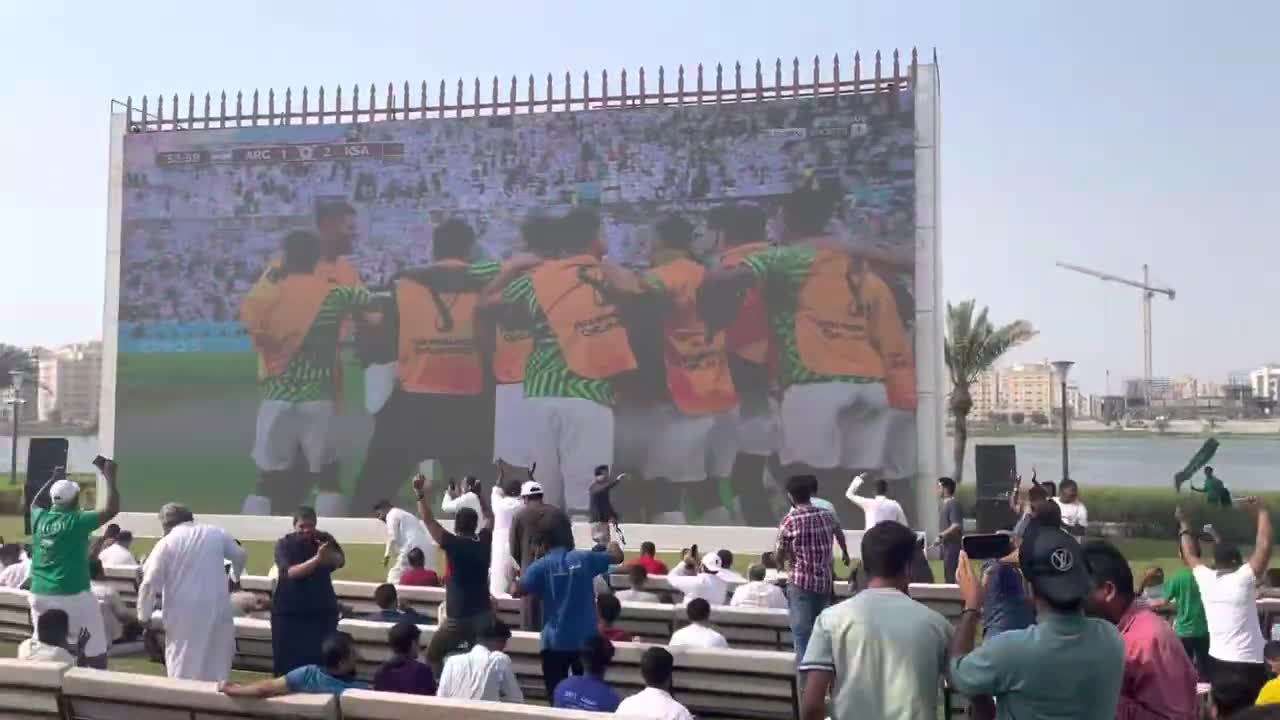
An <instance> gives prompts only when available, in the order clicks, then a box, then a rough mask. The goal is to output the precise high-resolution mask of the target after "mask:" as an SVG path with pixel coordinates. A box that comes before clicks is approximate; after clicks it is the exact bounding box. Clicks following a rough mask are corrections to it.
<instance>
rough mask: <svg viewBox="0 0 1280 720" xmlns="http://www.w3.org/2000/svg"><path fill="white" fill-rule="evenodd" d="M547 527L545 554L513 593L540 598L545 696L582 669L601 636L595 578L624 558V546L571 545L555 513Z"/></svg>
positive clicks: (570, 537) (570, 536) (570, 535)
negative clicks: (582, 657) (584, 654)
mask: <svg viewBox="0 0 1280 720" xmlns="http://www.w3.org/2000/svg"><path fill="white" fill-rule="evenodd" d="M544 521H545V522H547V523H549V524H550V526H549V527H542V528H539V529H538V531H537V532H538V533H539V534H540V535H541V536H542V537H543V538H545V543H546V545H545V549H544V550H543V551H542V552H541V553H540V555H541V556H542V557H541V558H539V559H538V560H537V561H536V562H534V563H533V564H532V565H530V566H529V568H528V569H527V570H525V571H524V573H523V574H522V575H521V576H520V578H519V580H517V582H516V585H517V587H514V588H512V589H513V592H512V595H515V596H516V597H521V596H524V595H536V596H537V597H538V598H539V599H540V600H541V601H542V612H543V618H542V619H543V624H542V678H543V682H544V683H545V684H546V690H547V697H553V696H554V694H555V689H556V686H557V685H559V684H560V681H561V680H563V679H565V678H566V677H568V676H569V670H570V669H571V668H572V670H573V671H574V674H579V675H580V674H581V673H582V666H581V665H580V664H579V662H580V655H581V652H582V648H583V647H585V646H586V643H587V641H588V640H590V639H591V638H593V637H595V636H597V635H599V634H600V632H599V628H598V627H597V624H596V620H595V618H596V609H595V602H596V596H595V590H594V587H593V585H594V580H595V578H596V577H598V576H600V575H603V574H605V573H607V572H609V566H610V565H611V564H617V563H619V562H622V548H620V547H618V544H617V543H616V542H615V543H610V544H609V549H608V551H607V552H591V551H584V550H574V549H573V533H572V531H571V530H570V528H569V526H568V525H567V524H566V523H563V522H560V521H559V520H558V519H557V518H556V517H555V516H554V515H552V516H548V517H545V518H544Z"/></svg>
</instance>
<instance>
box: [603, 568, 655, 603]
mask: <svg viewBox="0 0 1280 720" xmlns="http://www.w3.org/2000/svg"><path fill="white" fill-rule="evenodd" d="M627 575H629V576H630V577H631V587H630V588H629V589H627V590H619V591H618V592H616V593H614V594H615V595H616V596H617V598H618V601H619V602H646V603H660V602H662V598H661V597H659V596H658V594H657V593H653V592H649V591H648V590H645V589H644V586H645V583H647V582H648V581H649V571H648V570H646V569H645V567H644V566H643V565H632V566H631V567H629V568H627Z"/></svg>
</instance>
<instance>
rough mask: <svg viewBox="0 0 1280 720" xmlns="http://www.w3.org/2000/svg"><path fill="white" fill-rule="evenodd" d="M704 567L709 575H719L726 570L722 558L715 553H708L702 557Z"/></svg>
mask: <svg viewBox="0 0 1280 720" xmlns="http://www.w3.org/2000/svg"><path fill="white" fill-rule="evenodd" d="M702 567H703V568H705V569H706V571H707V572H709V573H718V572H720V571H721V570H723V569H724V566H723V565H722V564H721V563H720V556H719V555H717V554H715V553H707V554H706V555H703V556H702Z"/></svg>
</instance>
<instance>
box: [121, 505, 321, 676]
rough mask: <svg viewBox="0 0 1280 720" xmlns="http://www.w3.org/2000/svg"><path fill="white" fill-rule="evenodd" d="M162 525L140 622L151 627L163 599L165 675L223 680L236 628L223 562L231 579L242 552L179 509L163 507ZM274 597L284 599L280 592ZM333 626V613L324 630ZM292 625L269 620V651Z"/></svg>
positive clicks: (146, 573)
mask: <svg viewBox="0 0 1280 720" xmlns="http://www.w3.org/2000/svg"><path fill="white" fill-rule="evenodd" d="M160 527H161V529H162V530H163V532H164V537H162V538H160V541H159V542H157V543H156V546H155V547H154V548H153V549H152V550H151V554H150V555H149V556H147V564H146V566H144V567H143V569H142V583H141V584H140V585H139V586H138V622H139V623H141V624H142V626H143V627H149V626H150V624H151V614H152V611H153V610H155V607H156V597H157V596H160V597H162V598H163V599H164V628H165V635H164V655H165V672H166V673H168V675H169V677H171V678H183V679H186V680H205V681H214V682H216V681H219V680H226V679H227V677H228V676H229V674H230V672H231V661H232V660H234V659H235V653H236V628H235V620H234V619H233V612H232V609H231V596H230V591H229V587H228V584H227V571H226V569H225V566H224V563H225V562H226V561H227V560H230V561H231V575H232V577H240V573H241V572H243V571H244V563H245V560H246V558H247V556H246V554H245V551H244V549H243V548H241V547H240V546H239V545H238V544H237V543H236V541H235V540H234V539H232V537H231V536H230V535H228V534H227V533H226V531H224V530H223V529H222V528H217V527H213V526H212V525H200V524H197V523H196V522H195V519H194V518H193V517H192V515H191V511H190V510H188V509H187V508H186V507H184V506H182V505H177V504H174V503H170V504H167V505H165V506H164V507H163V508H161V509H160ZM276 597H277V598H278V602H284V601H287V599H288V598H287V593H286V594H285V597H283V598H282V593H281V591H280V590H279V589H277V591H276ZM337 624H338V620H337V617H336V614H335V617H334V618H333V626H331V627H329V628H328V632H333V627H336V626H337ZM290 627H291V626H290V622H289V621H288V620H285V621H284V624H283V625H281V626H277V625H276V624H275V622H274V618H273V622H272V628H273V629H274V630H275V632H273V633H272V634H271V637H272V645H273V648H272V649H273V651H274V650H275V648H274V645H275V638H276V635H277V634H280V633H282V632H285V631H286V630H287V629H288V628H290ZM273 654H274V656H275V657H276V658H279V657H280V656H279V654H278V653H274V652H273Z"/></svg>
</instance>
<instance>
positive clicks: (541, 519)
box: [508, 466, 572, 630]
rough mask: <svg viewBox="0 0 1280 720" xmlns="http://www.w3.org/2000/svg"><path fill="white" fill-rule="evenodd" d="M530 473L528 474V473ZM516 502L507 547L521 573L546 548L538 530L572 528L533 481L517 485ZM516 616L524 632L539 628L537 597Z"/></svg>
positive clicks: (526, 601)
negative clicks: (518, 504) (518, 506)
mask: <svg viewBox="0 0 1280 720" xmlns="http://www.w3.org/2000/svg"><path fill="white" fill-rule="evenodd" d="M535 469H536V466H535ZM530 472H531V473H532V470H531V471H530ZM520 500H521V502H523V503H524V507H522V508H521V509H520V512H518V513H516V516H515V519H514V520H512V522H511V535H510V539H509V542H508V545H509V546H510V548H511V554H512V556H513V557H515V559H517V560H519V561H520V568H519V573H524V571H526V570H528V569H529V566H530V565H533V563H534V561H536V560H537V559H538V557H539V555H538V553H539V552H540V548H543V547H546V540H545V538H543V537H542V534H541V531H542V529H543V528H547V527H551V526H553V525H555V524H557V523H558V524H563V525H564V526H565V527H566V528H571V527H572V525H571V524H570V522H569V516H568V515H566V514H565V513H564V511H563V510H561V509H560V508H558V507H556V506H554V505H551V504H550V503H547V502H546V501H545V500H544V499H543V495H542V485H541V484H540V483H538V482H536V481H534V480H526V481H525V482H524V483H523V484H522V485H521V486H520ZM553 520H554V521H555V522H553ZM520 615H521V622H522V623H523V626H524V629H525V630H538V629H540V628H541V627H542V609H541V607H540V606H539V598H538V597H537V596H534V595H529V596H526V597H525V598H524V599H523V601H522V602H521V606H520Z"/></svg>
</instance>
